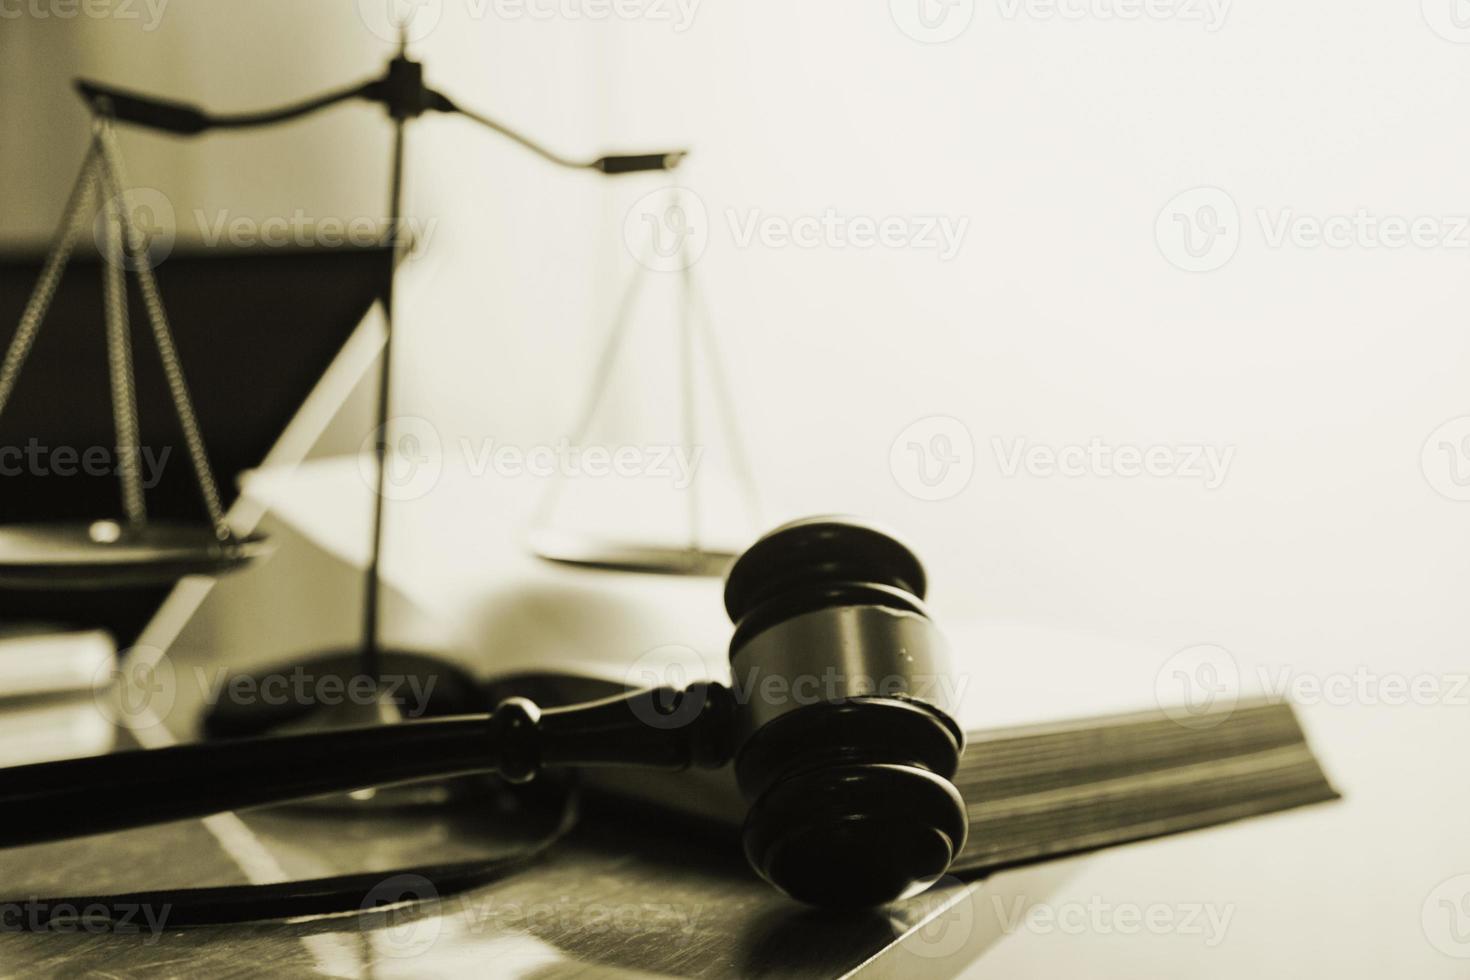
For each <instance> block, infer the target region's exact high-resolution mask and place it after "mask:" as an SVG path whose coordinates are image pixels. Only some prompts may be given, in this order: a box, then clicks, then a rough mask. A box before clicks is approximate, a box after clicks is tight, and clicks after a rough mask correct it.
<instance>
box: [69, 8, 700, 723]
mask: <svg viewBox="0 0 1470 980" xmlns="http://www.w3.org/2000/svg"><path fill="white" fill-rule="evenodd" d="M77 89H78V90H79V91H80V93H81V94H82V96H83V98H85V99H86V100H87V101H88V102H89V103H91V104H92V105H93V106H96V107H99V110H100V111H105V112H106V114H107V115H108V117H109V118H110V119H112V120H115V121H117V122H119V123H129V124H132V125H137V126H143V127H146V128H149V129H153V130H158V131H161V132H166V133H171V134H174V135H179V136H195V135H199V134H201V133H204V132H208V131H211V130H221V129H250V128H259V127H263V126H271V125H275V124H278V123H284V122H287V121H290V120H295V119H299V118H301V117H303V116H307V115H310V114H313V113H315V112H318V111H320V110H322V109H326V108H328V107H330V106H333V105H337V104H339V103H343V102H348V101H367V102H376V103H378V104H380V105H382V106H383V107H384V108H385V109H386V110H387V112H388V116H389V118H390V119H391V120H392V123H393V143H392V169H391V178H390V182H389V183H390V187H389V196H388V215H389V218H388V234H389V235H390V236H391V237H390V242H391V243H392V246H393V249H394V259H395V261H394V265H393V271H392V272H391V273H390V275H389V278H388V281H387V283H386V285H385V287H384V291H383V308H384V314H385V316H384V319H385V325H386V331H385V334H386V335H385V338H384V342H383V353H382V357H381V360H380V362H379V364H380V368H379V379H378V381H379V383H378V398H377V405H376V409H377V411H376V421H377V428H376V431H375V443H374V454H375V457H376V463H377V487H376V490H377V492H376V494H375V497H374V504H373V517H372V528H371V548H370V552H369V559H368V563H367V568H366V570H365V578H364V582H363V610H362V615H363V621H362V639H361V642H360V646H359V647H358V648H357V649H355V650H346V651H336V652H328V653H326V654H322V655H320V656H316V657H313V658H312V660H311V663H310V664H309V665H306V668H305V669H307V671H308V673H310V672H312V671H319V672H320V673H321V674H324V675H330V674H334V673H346V674H347V675H349V677H350V676H364V675H365V676H368V677H372V678H375V679H378V680H379V681H381V679H382V678H383V677H384V674H385V669H387V668H391V669H392V672H393V673H394V674H395V675H404V674H415V673H416V674H420V675H423V676H426V677H427V676H429V675H432V676H433V677H434V678H435V679H436V681H437V683H436V684H435V686H434V688H433V690H434V691H435V695H436V699H435V700H436V703H435V704H433V705H430V706H429V707H428V713H432V714H441V713H457V712H460V711H466V710H472V711H478V710H481V709H482V708H483V705H482V704H481V703H479V700H478V697H479V686H478V685H477V684H476V683H475V682H474V679H473V678H472V677H470V676H469V675H468V673H467V672H465V671H463V670H461V669H460V668H457V667H455V666H453V665H451V664H448V663H446V662H444V661H442V660H440V659H438V658H435V657H431V656H427V655H423V654H417V653H412V652H408V651H389V650H385V649H384V648H383V645H382V640H381V635H380V634H381V619H382V614H381V610H380V593H381V588H382V577H381V559H382V551H383V532H384V502H385V500H386V496H385V493H384V490H385V480H386V474H387V465H386V463H387V454H388V445H389V439H388V431H387V429H388V426H389V419H390V414H389V409H390V406H391V382H392V368H393V360H392V354H393V339H394V330H393V324H394V297H393V281H394V279H395V278H396V275H397V259H398V258H399V257H400V256H401V254H402V250H403V236H402V234H401V233H400V230H401V225H402V218H403V186H404V179H403V175H404V162H403V157H404V152H403V151H404V136H405V130H406V124H407V122H408V121H409V120H410V119H416V118H417V117H419V116H421V115H423V114H424V113H425V112H430V111H433V112H442V113H452V114H456V115H460V116H463V117H465V118H467V119H470V120H473V121H474V122H476V123H479V124H480V125H481V126H484V127H485V128H487V129H490V130H492V131H494V132H496V133H499V134H500V135H501V136H504V137H506V138H508V139H510V140H511V141H513V142H515V143H517V144H518V145H520V146H522V147H524V148H525V149H527V150H529V151H531V152H532V153H534V154H536V155H537V156H539V157H540V158H541V159H543V160H545V161H547V162H548V163H552V164H554V165H556V166H559V167H564V168H569V169H577V170H592V171H597V172H599V173H602V174H607V175H616V174H627V173H641V172H650V171H668V170H672V169H673V168H674V167H676V166H678V164H679V162H680V161H681V160H682V159H683V158H684V156H685V153H684V152H683V151H672V152H662V153H644V154H634V155H613V156H603V157H599V158H597V159H595V160H586V161H583V160H574V159H570V158H568V157H564V156H561V155H560V154H557V153H555V152H553V151H551V150H549V149H547V148H546V147H544V146H542V145H540V144H539V143H537V142H535V141H533V140H531V139H530V138H528V137H526V136H524V135H522V134H521V133H518V132H516V131H514V130H512V129H510V128H509V127H507V126H505V125H503V124H501V123H499V122H496V121H495V120H493V119H490V118H488V117H486V116H483V115H480V114H478V113H476V112H473V111H470V110H469V109H466V108H464V107H462V106H459V105H457V104H456V103H454V102H453V101H452V100H450V99H449V98H448V97H447V96H445V95H443V94H442V93H440V92H437V91H435V90H434V89H431V88H429V87H428V86H426V85H425V84H424V76H423V65H422V64H420V63H419V62H416V61H412V60H410V59H409V58H408V54H407V38H406V35H404V36H403V38H402V39H401V40H400V44H399V49H398V52H397V54H396V55H395V56H394V57H393V58H392V59H391V60H390V61H389V62H388V66H387V69H386V71H385V72H384V73H383V75H381V76H380V77H378V78H375V79H371V80H369V81H366V82H362V83H358V84H354V85H350V86H348V87H345V88H341V89H336V90H334V91H330V92H326V93H324V94H322V95H319V96H316V97H314V98H311V99H307V100H304V101H301V102H297V103H293V104H291V105H287V106H282V107H279V108H274V109H267V110H263V111H260V112H250V113H234V114H215V113H209V112H206V111H205V110H203V109H201V108H199V107H197V106H193V105H188V104H185V103H180V102H173V101H165V100H161V99H156V98H153V97H151V96H144V95H139V94H137V93H134V92H129V91H125V90H121V89H117V88H114V87H111V86H105V85H101V84H98V83H96V82H90V81H85V80H78V82H77ZM380 688H381V684H380ZM467 702H468V703H467ZM350 707H351V708H353V709H355V710H347V711H344V712H341V713H339V714H340V715H341V716H340V717H333V718H328V717H325V716H324V714H323V712H322V711H321V709H318V708H316V707H315V706H309V705H308V706H288V707H287V709H286V710H276V711H270V710H262V709H261V706H259V705H256V706H252V708H251V710H244V709H243V708H240V707H234V708H231V707H230V706H228V705H224V704H222V705H221V706H220V707H219V708H217V709H215V711H214V712H212V713H211V715H210V716H209V717H207V718H206V719H205V730H206V732H207V733H208V734H210V735H214V736H243V735H253V734H260V733H263V732H265V731H269V730H273V729H281V728H295V727H300V726H303V725H307V726H311V727H320V726H322V725H323V724H326V725H336V724H361V723H364V722H376V721H382V720H393V719H394V718H397V717H398V716H399V715H400V711H399V707H400V706H399V705H398V704H396V703H394V702H392V701H390V700H389V699H388V698H386V697H380V698H379V699H378V701H377V703H376V704H375V705H370V706H366V708H365V709H364V707H363V706H358V705H353V706H350Z"/></svg>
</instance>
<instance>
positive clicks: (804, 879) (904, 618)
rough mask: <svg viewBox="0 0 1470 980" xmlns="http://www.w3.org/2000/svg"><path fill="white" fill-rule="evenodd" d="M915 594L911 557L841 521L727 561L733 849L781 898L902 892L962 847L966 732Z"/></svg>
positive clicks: (827, 902) (788, 530) (919, 593)
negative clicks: (739, 839) (736, 799)
mask: <svg viewBox="0 0 1470 980" xmlns="http://www.w3.org/2000/svg"><path fill="white" fill-rule="evenodd" d="M924 589H925V578H924V569H923V566H922V565H920V564H919V560H918V559H917V558H916V557H915V556H914V554H913V552H911V551H910V550H909V549H908V548H907V547H905V546H904V545H903V544H901V543H900V542H899V541H897V540H895V539H894V538H892V537H890V536H889V535H888V534H885V533H884V532H882V531H880V530H878V529H876V528H874V527H872V526H869V525H867V524H862V523H859V522H855V521H852V520H848V519H843V518H833V517H817V518H808V519H805V520H801V521H796V522H794V523H791V524H787V525H785V526H784V527H781V528H778V529H776V530H775V531H772V532H771V533H770V534H768V535H766V536H765V537H763V538H761V539H760V540H759V541H757V542H756V543H755V544H754V545H752V546H751V547H750V549H749V550H747V551H746V552H745V553H744V554H743V555H741V557H740V559H739V560H738V561H736V563H735V564H734V566H733V567H732V568H731V569H730V574H729V577H728V578H727V580H726V582H725V608H726V610H727V611H728V612H729V614H730V618H731V620H733V621H734V623H735V635H734V638H733V639H732V640H731V642H730V667H731V675H732V689H733V691H734V693H735V698H736V704H737V707H736V709H735V773H736V778H737V779H738V781H739V784H740V790H741V793H742V794H743V795H744V797H745V800H746V802H747V803H748V804H749V806H750V810H749V812H748V814H747V816H746V820H745V826H744V831H743V839H744V845H745V854H746V857H747V858H748V859H749V860H750V863H751V865H752V866H753V867H754V868H755V869H756V871H757V872H759V873H760V875H761V876H762V877H764V878H765V879H766V880H768V881H770V882H771V883H772V884H773V885H775V886H776V887H778V888H780V889H781V890H782V891H784V892H786V893H787V894H788V895H790V896H792V897H793V898H796V899H799V900H801V901H804V902H809V903H811V904H814V905H823V906H868V905H879V904H882V903H884V902H889V901H893V900H895V899H899V898H903V897H905V896H907V895H911V894H914V893H916V892H918V891H921V890H923V889H924V888H926V887H928V885H929V884H931V883H932V882H933V881H934V880H935V879H936V878H938V877H939V876H940V875H941V874H943V873H944V871H945V870H946V869H947V868H948V867H949V865H950V862H951V861H952V860H953V859H954V857H955V855H956V854H958V853H959V851H960V849H961V848H962V847H963V846H964V843H965V834H966V828H967V826H968V821H967V819H966V815H965V807H964V802H963V801H962V800H961V799H960V795H959V792H958V791H957V790H956V789H955V787H954V785H953V783H952V782H951V780H952V779H953V778H954V773H955V769H956V767H957V765H958V763H959V755H960V752H961V751H962V749H963V747H964V734H963V732H962V731H961V730H960V728H959V726H958V725H957V724H956V723H955V721H954V720H953V718H951V717H950V713H951V712H952V711H953V710H954V707H955V706H954V705H953V704H950V703H949V701H950V700H951V699H952V696H953V691H954V685H953V684H952V683H950V676H949V673H948V663H947V656H946V652H945V646H944V640H943V637H942V636H941V635H940V634H939V631H938V629H937V628H936V627H935V626H934V623H933V622H932V621H931V620H930V619H929V616H928V613H927V612H926V611H925V609H924V605H923V596H924Z"/></svg>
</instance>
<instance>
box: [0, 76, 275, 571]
mask: <svg viewBox="0 0 1470 980" xmlns="http://www.w3.org/2000/svg"><path fill="white" fill-rule="evenodd" d="M97 108H98V109H99V115H98V116H97V117H96V119H95V120H94V123H93V127H92V141H91V144H90V145H89V146H88V148H87V154H86V157H85V158H84V159H83V161H82V167H81V170H80V172H79V173H78V174H77V180H76V184H75V185H73V187H72V190H71V195H70V197H69V198H68V199H67V203H66V208H65V210H64V212H63V214H62V219H61V225H60V227H59V228H58V229H57V233H56V237H55V239H54V240H53V241H52V244H51V248H50V251H49V252H48V253H47V255H46V261H45V264H44V265H43V267H42V270H41V277H40V278H39V279H38V280H37V281H36V285H35V288H34V289H33V290H32V291H31V296H30V299H29V301H28V302H27V303H26V307H25V310H24V312H23V313H22V314H21V319H20V325H19V326H18V327H17V328H16V332H15V336H14V337H13V338H12V339H11V342H10V346H9V348H8V349H7V350H6V352H5V359H4V362H3V363H0V412H3V411H4V409H5V406H6V404H7V403H8V402H9V401H10V397H11V395H12V394H13V393H14V391H15V385H16V382H17V381H18V380H19V378H20V372H21V369H22V367H24V365H25V361H26V357H27V356H28V355H29V354H30V351H31V347H32V345H33V344H34V343H35V340H36V336H37V334H39V333H40V330H41V324H42V323H43V322H44V320H45V318H46V313H47V311H48V310H49V309H50V306H51V301H52V299H53V298H54V297H55V295H56V288H57V286H58V285H59V284H60V282H61V276H62V273H63V272H64V271H65V270H66V263H67V260H68V259H69V258H70V257H71V253H72V251H73V249H74V248H75V245H76V237H77V233H78V231H79V229H80V226H81V224H82V218H83V216H84V215H85V214H87V213H89V211H90V205H91V204H92V203H93V200H94V198H96V197H98V196H99V193H98V192H99V191H100V192H101V194H100V196H101V197H102V198H103V199H104V201H103V204H102V207H103V214H104V218H105V221H106V231H107V234H106V239H105V243H104V244H103V248H102V252H103V255H102V260H103V264H102V269H103V287H104V288H103V301H104V302H103V305H104V311H105V317H106V323H107V358H108V366H109V370H110V375H111V384H112V413H113V424H114V430H115V432H116V440H117V458H118V467H117V468H118V477H119V482H120V483H121V489H122V509H123V513H124V515H125V516H124V518H123V519H122V520H115V519H112V518H102V519H99V520H95V521H91V522H90V523H82V524H44V523H32V524H13V525H8V526H0V587H5V588H13V589H38V590H55V589H127V588H141V587H147V586H160V585H170V584H172V583H174V582H176V581H177V580H178V579H180V578H182V577H184V576H186V575H221V574H224V573H226V572H230V571H234V570H236V569H238V568H240V567H242V566H244V565H245V564H247V563H248V562H250V561H252V560H254V559H255V558H258V557H261V556H262V555H263V554H264V553H265V551H266V546H265V542H264V539H262V538H260V537H258V536H251V537H245V538H241V537H237V536H236V535H235V533H234V532H233V531H232V530H231V529H230V526H229V524H228V523H227V522H226V520H225V513H224V507H223V505H222V504H221V500H220V493H219V487H218V486H217V485H216V484H215V480H214V474H213V472H212V471H211V469H210V466H209V456H208V453H207V452H206V451H205V448H204V436H203V434H202V432H201V431H200V428H199V420H198V417H197V416H196V415H195V412H194V405H193V401H192V399H191V398H190V397H189V387H188V385H187V383H186V382H185V380H184V371H183V366H182V364H181V363H180V360H179V354H178V350H177V349H176V348H175V347H174V341H173V333H172V331H171V330H170V329H169V325H168V317H167V315H166V314H165V312H164V308H163V299H162V297H161V296H160V294H159V291H158V283H157V282H156V280H155V279H154V277H153V270H152V267H151V265H150V263H149V260H148V256H147V254H146V252H147V248H148V243H147V242H146V241H145V240H144V239H143V237H142V236H141V234H140V233H139V229H135V228H133V227H132V224H131V216H130V215H129V214H128V209H127V207H126V206H125V204H124V200H123V180H122V161H121V158H120V157H119V155H118V152H117V147H116V142H115V139H114V135H113V131H112V126H111V124H110V121H109V120H108V118H107V116H106V115H105V112H103V111H101V110H103V109H104V106H103V104H102V103H100V102H99V103H98V104H97ZM126 266H130V267H132V268H133V270H134V271H135V272H136V273H137V278H138V283H139V286H140V288H141V290H142V294H143V305H144V308H145V309H146V310H147V315H148V321H149V325H150V326H151V327H152V331H153V340H154V343H155V345H156V346H157V348H158V354H159V357H160V359H161V360H162V362H163V370H164V377H165V378H166V379H167V382H168V388H169V395H170V397H171V398H172V400H173V405H174V411H175V413H176V414H177V416H178V419H179V425H180V427H181V428H182V429H183V434H184V443H185V445H186V446H187V448H188V452H189V460H190V462H191V463H192V465H193V469H194V478H195V480H196V482H197V483H198V485H199V491H200V495H201V497H202V498H203V502H204V509H205V512H206V514H207V515H208V524H206V525H203V526H198V525H191V524H183V523H175V522H159V521H150V520H149V519H148V509H147V504H146V502H145V500H144V493H143V477H142V474H141V471H140V469H139V453H140V448H141V443H140V441H139V434H138V406H137V398H136V378H135V375H134V371H133V355H132V337H131V333H130V329H129V325H128V287H127V277H126V273H125V267H126Z"/></svg>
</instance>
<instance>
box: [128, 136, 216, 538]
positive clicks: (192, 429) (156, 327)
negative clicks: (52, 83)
mask: <svg viewBox="0 0 1470 980" xmlns="http://www.w3.org/2000/svg"><path fill="white" fill-rule="evenodd" d="M100 142H101V147H102V163H103V168H102V169H103V172H104V173H105V175H106V178H107V181H108V183H109V185H110V190H111V192H112V194H113V196H114V197H116V198H117V199H118V200H119V202H121V201H122V199H123V192H122V175H121V166H122V165H121V162H120V160H119V158H118V153H117V147H116V145H115V138H114V136H113V133H112V129H111V127H110V126H107V125H105V124H104V126H103V129H102V132H101V138H100ZM117 213H118V215H119V216H120V221H121V226H122V238H123V247H124V248H125V249H127V251H128V254H129V256H130V257H131V258H132V259H133V260H134V262H135V263H136V266H137V270H136V271H137V273H138V285H139V286H140V287H141V289H142V292H143V306H144V309H146V310H147V313H148V320H149V323H150V324H151V325H152V327H153V338H154V341H155V343H156V344H157V345H158V356H159V358H160V359H161V360H162V362H163V373H164V376H165V378H166V379H167V380H168V390H169V395H170V396H171V397H172V398H173V403H174V411H175V412H176V413H177V414H178V417H179V426H180V427H181V428H182V429H183V432H184V444H185V446H186V447H187V448H188V450H189V459H190V462H191V463H192V464H193V467H194V475H195V477H196V478H197V480H198V483H199V492H200V495H201V496H202V497H203V498H204V507H205V509H206V510H207V511H208V512H209V522H210V523H211V524H212V525H213V526H214V532H215V537H217V538H218V539H219V540H221V541H228V540H230V539H231V538H233V536H234V535H233V533H232V532H231V531H230V527H229V524H228V523H226V521H225V513H224V506H223V505H222V503H221V501H220V495H219V487H218V486H217V485H216V484H215V482H214V474H213V472H212V471H211V470H210V468H209V457H208V455H207V453H206V452H205V449H204V437H203V436H202V435H201V434H200V430H199V420H198V417H197V416H196V415H195V414H194V404H193V401H192V399H191V398H190V396H189V386H188V384H187V382H185V380H184V371H183V367H182V366H181V364H180V362H179V355H178V351H177V349H176V348H175V347H174V341H173V334H172V333H171V332H170V331H169V326H168V317H167V315H166V314H165V313H164V309H163V299H162V297H161V296H160V295H159V292H158V282H157V281H156V280H155V279H154V277H153V268H152V266H151V264H150V262H149V259H148V256H147V254H146V249H147V246H146V245H144V246H143V248H144V254H142V255H139V254H138V252H137V250H136V249H137V246H138V242H137V240H136V239H135V238H134V236H133V229H132V224H131V221H130V220H129V216H128V213H127V208H126V206H120V207H119V208H118V211H117Z"/></svg>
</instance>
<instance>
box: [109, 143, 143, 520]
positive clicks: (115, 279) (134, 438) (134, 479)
mask: <svg viewBox="0 0 1470 980" xmlns="http://www.w3.org/2000/svg"><path fill="white" fill-rule="evenodd" d="M97 139H98V141H99V146H100V135H99V136H98V137H97ZM100 159H101V164H102V168H103V169H104V170H108V171H110V168H109V167H108V161H107V158H106V155H105V151H104V153H103V155H102V156H101V158H100ZM110 182H111V181H109V183H110ZM126 207H127V202H126V201H125V200H124V199H123V198H122V197H121V196H119V195H117V194H115V193H114V194H108V195H106V200H105V202H104V205H103V209H102V211H101V217H102V220H103V221H104V222H105V227H106V230H107V235H106V238H105V239H104V243H103V249H102V252H103V254H102V261H103V273H104V280H103V284H104V287H105V289H104V291H103V299H104V301H105V302H104V312H105V314H106V319H107V362H108V368H109V370H110V372H111V375H112V417H113V424H114V426H115V428H116V432H117V457H118V461H117V465H118V477H119V479H120V480H121V482H122V495H123V511H124V512H125V513H126V515H127V519H128V523H129V524H130V525H132V526H133V527H135V528H137V527H141V526H143V525H144V524H146V523H147V521H148V509H147V504H146V503H145V502H144V499H143V475H142V471H141V469H140V467H139V454H140V452H141V445H140V441H139V438H138V399H137V391H136V387H135V384H134V373H133V347H132V336H131V331H130V329H129V323H128V284H127V278H126V276H127V270H126V269H125V267H124V266H125V263H126V261H127V259H128V256H129V254H130V249H129V248H128V243H127V242H126V241H125V240H124V237H123V236H124V235H125V232H124V230H123V227H124V225H123V222H124V220H125V219H124V217H123V211H124V210H125V209H126Z"/></svg>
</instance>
